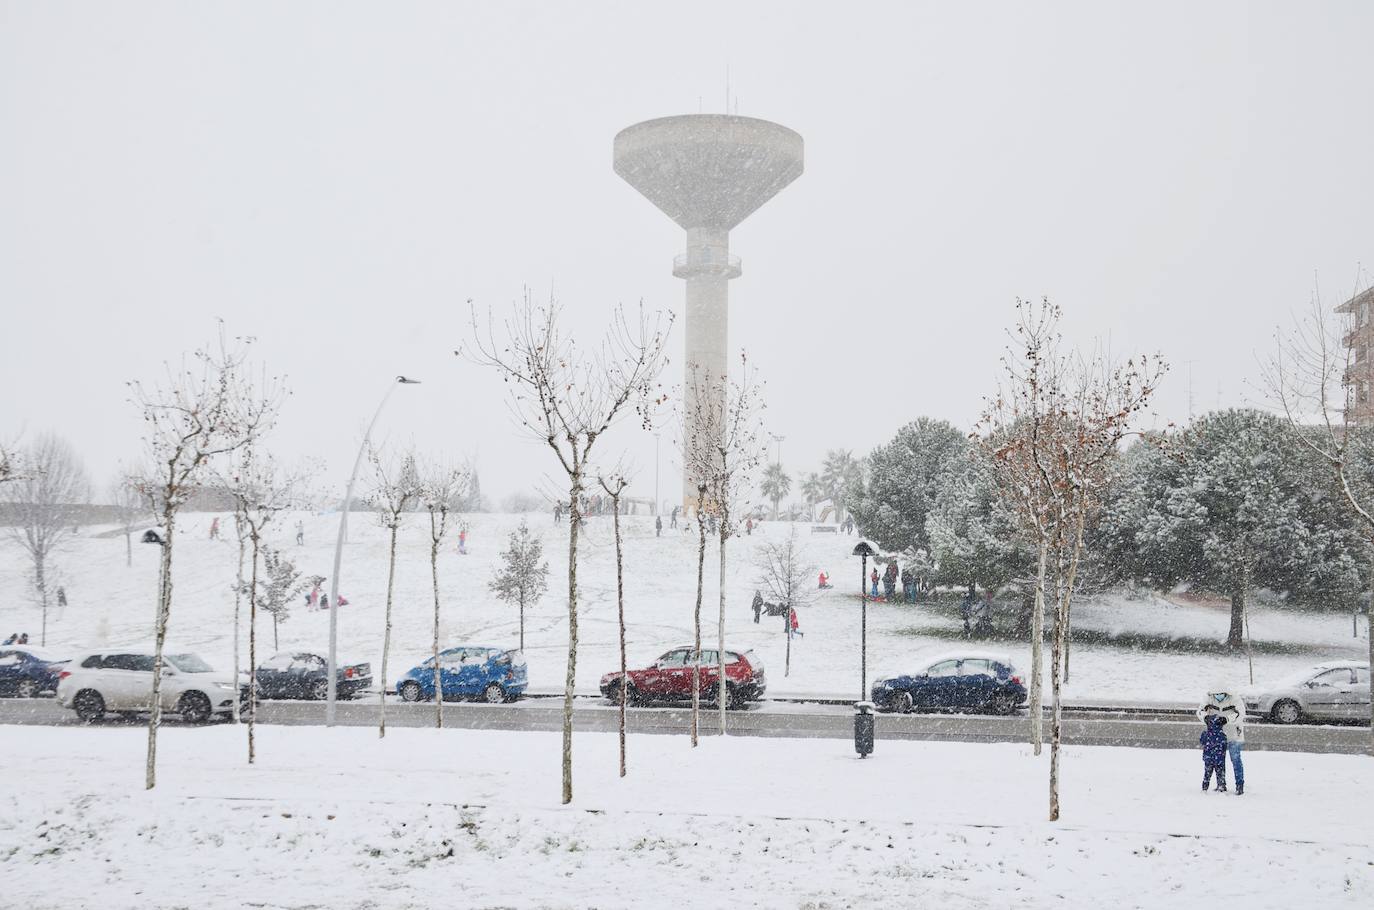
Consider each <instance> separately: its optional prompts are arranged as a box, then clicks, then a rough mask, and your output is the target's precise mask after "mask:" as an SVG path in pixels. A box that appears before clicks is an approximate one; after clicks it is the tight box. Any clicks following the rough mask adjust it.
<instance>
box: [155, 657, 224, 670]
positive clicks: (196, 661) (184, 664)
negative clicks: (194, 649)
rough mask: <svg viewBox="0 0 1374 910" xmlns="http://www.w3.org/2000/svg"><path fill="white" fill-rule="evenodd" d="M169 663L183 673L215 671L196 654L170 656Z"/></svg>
mask: <svg viewBox="0 0 1374 910" xmlns="http://www.w3.org/2000/svg"><path fill="white" fill-rule="evenodd" d="M167 662H168V663H169V664H171V665H172V666H174V667H176V668H177V669H178V670H180V671H181V672H182V673H213V672H214V669H215V668H214V667H212V666H210V665H209V664H207V663H206V662H205V661H203V660H201V659H200V658H199V657H197V656H196V655H194V654H168V655H167Z"/></svg>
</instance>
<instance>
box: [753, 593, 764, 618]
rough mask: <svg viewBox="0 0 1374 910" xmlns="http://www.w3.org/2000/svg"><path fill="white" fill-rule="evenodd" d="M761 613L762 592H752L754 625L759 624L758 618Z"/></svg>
mask: <svg viewBox="0 0 1374 910" xmlns="http://www.w3.org/2000/svg"><path fill="white" fill-rule="evenodd" d="M762 613H763V592H761V591H757V590H756V591H755V592H754V625H756V626H757V625H758V624H759V616H760V615H761V614H762Z"/></svg>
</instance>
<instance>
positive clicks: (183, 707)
mask: <svg viewBox="0 0 1374 910" xmlns="http://www.w3.org/2000/svg"><path fill="white" fill-rule="evenodd" d="M162 659H163V667H162V687H161V699H160V700H161V702H162V710H163V711H165V712H167V713H170V714H179V715H181V719H182V720H184V721H187V722H189V723H204V722H206V721H208V720H210V719H211V718H212V717H213V716H214V715H216V714H222V715H228V714H230V713H232V712H233V710H234V699H236V698H241V697H242V696H243V694H244V693H245V692H246V691H247V690H246V687H244V686H242V685H238V684H236V683H235V680H234V678H233V676H232V675H231V674H228V673H216V672H215V670H214V668H213V667H211V666H210V665H209V664H207V663H206V662H205V661H203V660H201V659H200V658H199V657H197V656H196V655H195V654H191V653H187V652H171V651H167V652H164V653H163V655H162ZM152 695H153V651H152V649H138V648H120V649H114V648H112V649H110V650H107V651H100V652H98V653H95V654H85V655H83V656H82V657H80V658H78V659H77V660H73V661H72V662H71V663H69V664H67V667H66V669H65V670H64V671H63V672H62V675H61V677H60V678H59V679H58V681H57V700H58V702H59V703H60V704H61V705H62V706H63V707H64V708H71V709H72V710H74V711H75V712H76V716H77V717H79V718H81V720H83V721H85V722H86V723H91V722H93V721H96V720H99V719H100V718H101V717H103V716H104V715H105V712H107V711H115V712H118V713H123V714H137V713H138V712H140V711H149V710H151V709H152Z"/></svg>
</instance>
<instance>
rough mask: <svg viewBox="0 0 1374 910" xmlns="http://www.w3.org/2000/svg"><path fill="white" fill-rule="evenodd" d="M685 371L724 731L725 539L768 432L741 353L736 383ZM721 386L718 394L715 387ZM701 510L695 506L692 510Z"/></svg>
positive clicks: (687, 451)
mask: <svg viewBox="0 0 1374 910" xmlns="http://www.w3.org/2000/svg"><path fill="white" fill-rule="evenodd" d="M688 373H689V376H690V377H691V382H692V383H693V385H694V386H695V388H694V389H692V390H691V393H690V394H688V395H687V396H686V399H687V400H688V401H690V402H692V408H693V413H692V415H691V419H690V420H688V421H687V424H686V435H687V440H686V445H684V446H683V457H684V463H685V464H686V466H687V471H688V474H689V476H692V477H696V478H698V480H699V483H702V484H704V486H705V503H704V505H705V509H706V510H707V511H709V512H710V513H711V514H712V515H713V516H714V519H715V525H716V532H717V534H718V536H719V550H718V556H719V568H720V573H719V579H718V581H719V587H718V591H717V595H718V602H717V606H718V614H717V620H716V657H717V665H716V673H717V676H716V708H717V711H716V713H717V719H718V723H719V730H720V734H721V735H722V736H724V735H725V712H726V709H727V708H728V706H729V703H730V700H731V699H730V687H729V680H728V679H727V678H726V675H725V595H726V584H725V567H726V552H727V547H726V544H727V542H728V541H729V539H730V538H731V536H733V535H734V533H735V525H736V523H737V522H738V521H739V512H740V511H741V509H742V508H743V507H744V506H745V505H746V501H745V497H747V496H748V495H749V493H751V492H753V490H754V479H755V478H754V475H755V473H756V472H757V470H758V469H759V467H760V466H761V465H762V464H763V463H764V461H765V459H766V458H767V454H768V439H769V437H768V434H767V433H765V432H764V429H763V423H762V420H761V419H760V418H761V413H762V411H763V401H762V395H761V389H760V387H759V384H758V381H757V378H756V376H755V375H754V371H753V370H752V369H751V367H750V365H749V359H748V357H747V356H746V355H744V354H743V353H741V354H740V379H739V380H738V381H737V382H728V381H725V377H716V376H711V375H710V373H709V372H702V371H700V370H699V369H698V368H697V366H696V364H689V365H688ZM722 387H723V388H724V390H725V394H724V395H721V394H719V393H718V392H716V390H717V389H720V388H722ZM701 511H702V509H700V508H699V509H698V513H700V512H701ZM698 595H700V585H698ZM698 629H699V624H698ZM698 634H699V632H698ZM697 648H698V651H697V654H696V662H697V663H700V657H701V654H700V642H698V644H697ZM694 681H695V680H694ZM693 706H694V708H695V707H699V701H698V700H694V701H693Z"/></svg>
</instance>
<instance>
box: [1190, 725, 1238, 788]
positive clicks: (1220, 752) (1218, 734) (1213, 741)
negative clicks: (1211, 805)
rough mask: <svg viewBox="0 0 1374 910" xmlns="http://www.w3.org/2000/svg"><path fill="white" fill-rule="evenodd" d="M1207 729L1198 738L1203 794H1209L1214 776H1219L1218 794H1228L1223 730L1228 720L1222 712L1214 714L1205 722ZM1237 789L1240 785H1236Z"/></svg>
mask: <svg viewBox="0 0 1374 910" xmlns="http://www.w3.org/2000/svg"><path fill="white" fill-rule="evenodd" d="M1205 723H1206V725H1207V729H1206V730H1203V731H1202V735H1201V736H1199V737H1198V742H1200V743H1201V744H1202V792H1203V793H1206V792H1207V787H1208V786H1209V785H1210V784H1211V782H1212V774H1213V772H1215V773H1216V776H1217V792H1218V793H1225V792H1226V734H1225V733H1224V732H1222V728H1223V727H1225V726H1226V718H1224V717H1222V716H1221V713H1220V712H1216V711H1214V712H1212V713H1211V714H1208V715H1207V720H1206V721H1205ZM1236 786H1237V787H1239V786H1240V784H1236Z"/></svg>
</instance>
